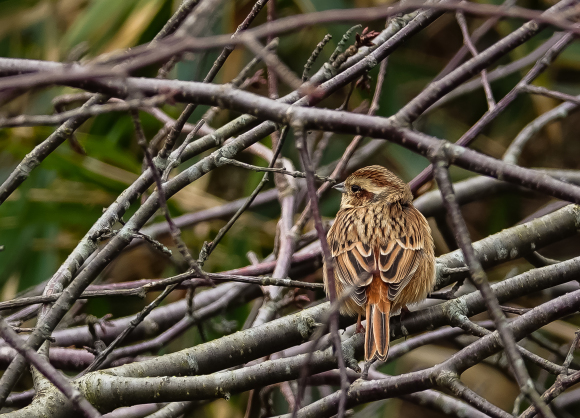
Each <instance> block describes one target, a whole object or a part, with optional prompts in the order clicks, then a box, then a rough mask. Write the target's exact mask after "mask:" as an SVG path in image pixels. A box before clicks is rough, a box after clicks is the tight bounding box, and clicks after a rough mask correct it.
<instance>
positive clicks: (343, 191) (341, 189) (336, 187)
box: [332, 181, 346, 193]
mask: <svg viewBox="0 0 580 418" xmlns="http://www.w3.org/2000/svg"><path fill="white" fill-rule="evenodd" d="M332 188H333V189H336V190H338V191H339V192H340V193H346V189H345V188H344V181H343V182H342V183H338V184H335V185H334V186H332Z"/></svg>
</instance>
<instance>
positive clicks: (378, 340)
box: [365, 276, 391, 361]
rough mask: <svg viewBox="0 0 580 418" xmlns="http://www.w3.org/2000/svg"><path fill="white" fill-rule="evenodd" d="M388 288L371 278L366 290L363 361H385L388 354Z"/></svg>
mask: <svg viewBox="0 0 580 418" xmlns="http://www.w3.org/2000/svg"><path fill="white" fill-rule="evenodd" d="M388 290H389V287H388V285H387V284H386V283H384V282H383V281H382V280H381V278H380V277H378V276H375V277H373V281H372V282H371V284H370V286H369V287H368V288H367V307H366V317H367V326H366V331H365V361H369V360H380V361H386V360H387V355H388V353H389V340H390V334H389V317H390V314H391V301H390V300H389V299H388V297H387V293H388Z"/></svg>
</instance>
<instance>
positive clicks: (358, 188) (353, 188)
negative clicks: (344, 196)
mask: <svg viewBox="0 0 580 418" xmlns="http://www.w3.org/2000/svg"><path fill="white" fill-rule="evenodd" d="M350 190H351V191H352V192H353V193H356V192H360V191H361V190H362V188H361V187H360V186H357V185H353V186H350Z"/></svg>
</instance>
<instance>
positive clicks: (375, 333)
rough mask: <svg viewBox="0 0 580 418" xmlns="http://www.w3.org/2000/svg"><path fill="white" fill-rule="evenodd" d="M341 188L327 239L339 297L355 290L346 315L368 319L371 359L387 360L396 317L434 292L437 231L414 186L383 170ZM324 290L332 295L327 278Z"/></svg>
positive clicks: (366, 172) (365, 171) (370, 170)
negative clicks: (418, 205) (391, 325)
mask: <svg viewBox="0 0 580 418" xmlns="http://www.w3.org/2000/svg"><path fill="white" fill-rule="evenodd" d="M335 188H336V189H338V190H340V191H341V192H342V193H343V195H342V201H341V204H340V210H339V211H338V213H337V214H336V220H335V222H334V224H333V225H332V228H331V229H330V231H329V233H328V238H327V239H328V244H329V247H330V251H331V253H332V257H333V258H334V261H335V269H334V275H335V284H336V292H337V296H338V297H341V295H342V294H343V292H344V291H345V290H346V289H349V288H350V287H351V286H355V288H354V291H353V292H351V295H350V296H349V297H347V298H346V301H345V302H344V304H343V305H342V306H341V310H340V311H341V313H342V314H345V315H357V314H358V315H359V321H360V318H361V315H365V316H366V318H367V325H366V332H365V360H367V361H368V360H376V359H379V360H382V361H385V360H386V359H387V353H388V350H389V316H390V313H391V312H395V311H397V310H398V309H400V308H404V307H406V306H407V305H409V304H412V303H416V302H420V301H421V300H423V299H425V297H426V296H427V294H428V293H429V292H431V290H433V286H434V284H435V257H434V252H433V239H432V237H431V229H430V228H429V225H428V223H427V220H426V219H425V217H424V216H423V215H422V214H421V213H420V212H419V211H418V210H417V209H415V207H414V206H413V203H412V200H413V195H412V194H411V190H410V189H409V187H408V186H407V185H406V184H405V183H404V182H403V181H402V180H401V179H400V178H398V177H397V176H395V175H394V174H393V173H391V172H390V171H389V170H387V169H385V168H383V167H381V166H378V165H373V166H369V167H365V168H361V169H360V170H357V171H356V172H354V173H353V174H352V175H351V176H350V177H348V178H347V179H346V181H345V182H344V183H341V184H339V185H336V186H335ZM324 286H325V290H326V292H327V294H328V283H327V277H324Z"/></svg>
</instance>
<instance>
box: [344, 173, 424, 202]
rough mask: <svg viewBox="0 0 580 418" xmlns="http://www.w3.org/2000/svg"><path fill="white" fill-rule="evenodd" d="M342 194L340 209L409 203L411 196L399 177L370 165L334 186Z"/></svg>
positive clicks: (407, 187)
mask: <svg viewBox="0 0 580 418" xmlns="http://www.w3.org/2000/svg"><path fill="white" fill-rule="evenodd" d="M334 188H335V189H337V190H338V191H340V192H341V193H342V200H341V202H340V208H341V209H348V208H356V207H360V206H366V205H369V204H373V203H382V204H385V203H387V204H389V203H396V202H400V203H401V204H407V203H410V202H411V201H412V200H413V194H412V193H411V190H410V189H409V186H407V184H406V183H405V182H404V181H403V180H401V179H400V178H399V177H397V176H396V175H394V174H393V173H391V172H390V171H389V170H387V169H386V168H384V167H381V166H380V165H371V166H368V167H364V168H361V169H359V170H357V171H355V172H354V173H352V174H351V175H350V176H349V177H348V178H347V179H346V180H345V181H344V182H343V183H339V184H337V185H335V186H334Z"/></svg>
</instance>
